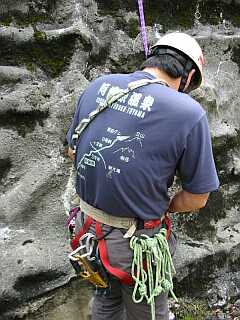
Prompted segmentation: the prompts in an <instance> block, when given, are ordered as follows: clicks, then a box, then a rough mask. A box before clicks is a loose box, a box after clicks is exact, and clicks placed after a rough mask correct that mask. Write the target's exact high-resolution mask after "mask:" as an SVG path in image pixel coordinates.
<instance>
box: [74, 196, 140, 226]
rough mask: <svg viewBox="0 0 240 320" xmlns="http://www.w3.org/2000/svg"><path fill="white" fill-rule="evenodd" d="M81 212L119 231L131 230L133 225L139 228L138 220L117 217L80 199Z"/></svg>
mask: <svg viewBox="0 0 240 320" xmlns="http://www.w3.org/2000/svg"><path fill="white" fill-rule="evenodd" d="M80 208H81V210H82V211H83V212H84V213H85V214H86V215H87V216H89V217H91V218H93V219H94V220H96V221H98V222H100V223H103V224H106V225H109V226H111V227H114V228H119V229H129V228H130V227H131V226H132V225H134V226H135V227H137V219H135V218H128V217H116V216H112V215H110V214H109V213H106V212H104V211H102V210H100V209H97V208H95V207H93V206H91V205H90V204H88V203H86V202H85V201H83V200H82V199H80Z"/></svg>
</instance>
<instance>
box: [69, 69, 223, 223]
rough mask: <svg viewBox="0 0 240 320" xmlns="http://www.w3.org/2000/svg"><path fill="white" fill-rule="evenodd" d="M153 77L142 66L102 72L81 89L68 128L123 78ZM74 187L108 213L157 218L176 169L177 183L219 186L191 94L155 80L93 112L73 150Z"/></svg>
mask: <svg viewBox="0 0 240 320" xmlns="http://www.w3.org/2000/svg"><path fill="white" fill-rule="evenodd" d="M144 78H147V79H154V76H152V75H151V74H149V73H147V72H144V71H137V72H134V73H131V74H112V75H106V76H102V77H100V78H98V79H96V80H95V81H93V82H91V83H90V85H89V86H88V88H87V89H86V90H85V91H84V92H83V94H82V95H81V97H80V99H79V102H78V105H77V109H76V112H75V116H74V119H73V122H72V125H71V127H70V129H69V132H68V134H67V140H68V143H69V145H70V146H72V144H71V136H72V134H73V132H74V129H75V128H76V126H77V125H78V124H79V122H80V121H81V119H83V118H86V117H87V116H88V114H89V113H90V112H91V111H93V110H95V109H96V106H97V105H99V104H103V103H104V102H105V100H106V98H107V97H108V96H111V95H112V94H114V93H117V92H118V91H119V90H120V88H121V89H126V88H127V85H128V83H129V82H132V81H136V80H140V79H144ZM75 167H76V169H77V173H78V174H77V181H76V191H77V193H78V194H79V195H80V197H81V198H82V199H83V200H84V201H86V202H87V203H89V204H91V205H93V206H94V207H96V208H99V209H102V210H104V211H105V212H107V213H109V214H112V215H115V216H127V217H138V218H140V219H143V220H148V219H158V218H159V217H160V216H161V215H162V214H163V213H164V212H165V211H166V210H167V209H168V206H169V196H168V188H169V187H170V186H171V185H172V183H173V180H174V175H175V173H176V170H178V171H179V173H180V176H181V181H182V187H183V189H184V190H186V191H189V192H191V193H206V192H210V191H214V190H216V189H217V188H218V186H219V181H218V177H217V174H216V168H215V164H214V160H213V154H212V146H211V138H210V133H209V127H208V122H207V118H206V113H205V111H204V110H203V109H202V107H201V106H200V104H199V103H198V102H196V101H195V100H193V99H192V98H191V97H190V96H188V95H186V94H184V93H179V92H177V91H176V90H174V89H172V88H169V87H167V86H164V85H161V84H150V85H147V86H144V87H141V88H138V89H136V90H134V91H133V92H131V93H129V94H128V95H125V96H123V97H122V98H120V99H119V100H118V101H117V102H115V103H113V104H112V105H111V106H110V107H109V108H108V109H107V110H104V111H103V112H102V113H101V114H99V115H98V116H97V117H96V119H95V120H93V121H92V123H91V124H90V125H89V126H88V127H87V129H86V130H85V131H84V132H83V133H82V135H81V137H80V139H79V141H78V143H77V151H76V158H75Z"/></svg>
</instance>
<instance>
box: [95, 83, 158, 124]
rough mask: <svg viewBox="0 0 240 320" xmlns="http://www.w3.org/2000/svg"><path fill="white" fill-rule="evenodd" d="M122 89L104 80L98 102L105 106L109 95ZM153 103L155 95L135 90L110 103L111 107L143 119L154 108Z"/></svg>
mask: <svg viewBox="0 0 240 320" xmlns="http://www.w3.org/2000/svg"><path fill="white" fill-rule="evenodd" d="M121 91H122V89H121V88H120V87H118V86H112V85H111V84H110V83H107V82H104V83H103V84H102V85H101V87H100V89H99V90H98V96H97V99H96V102H97V104H99V105H101V106H103V105H104V104H105V102H106V100H107V99H108V98H109V97H111V96H113V95H116V94H118V93H119V92H121ZM153 104H154V97H153V96H151V95H147V96H145V95H144V94H142V93H138V92H134V91H133V92H130V93H128V94H126V95H124V96H122V97H121V98H120V99H118V100H117V101H116V102H115V103H113V104H112V105H110V106H109V108H111V109H113V110H116V111H120V112H123V113H125V114H128V115H129V116H132V117H137V118H139V119H143V118H145V116H146V114H147V113H148V112H150V111H151V110H152V106H153Z"/></svg>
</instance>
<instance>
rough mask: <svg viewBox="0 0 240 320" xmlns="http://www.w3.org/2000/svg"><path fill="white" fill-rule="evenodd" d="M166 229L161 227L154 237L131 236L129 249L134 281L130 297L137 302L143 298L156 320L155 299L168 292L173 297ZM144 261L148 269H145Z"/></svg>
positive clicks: (172, 267)
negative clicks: (131, 252)
mask: <svg viewBox="0 0 240 320" xmlns="http://www.w3.org/2000/svg"><path fill="white" fill-rule="evenodd" d="M166 233H167V230H166V229H165V228H162V229H161V230H160V232H159V233H158V234H155V235H154V236H153V237H149V236H147V235H141V237H137V236H133V237H132V238H131V240H130V248H131V249H132V250H133V261H132V277H133V279H134V281H135V286H134V289H133V294H132V298H133V301H134V302H135V303H140V302H142V300H143V299H144V298H145V299H146V301H147V303H148V304H150V305H151V313H152V320H155V297H157V296H159V295H160V294H161V293H167V292H169V291H170V293H171V295H172V296H173V298H174V299H175V300H176V301H177V298H176V296H175V294H174V292H173V281H172V274H173V273H175V268H174V265H173V262H172V257H171V254H170V251H169V247H168V242H167V239H166ZM144 260H145V261H146V265H147V268H144Z"/></svg>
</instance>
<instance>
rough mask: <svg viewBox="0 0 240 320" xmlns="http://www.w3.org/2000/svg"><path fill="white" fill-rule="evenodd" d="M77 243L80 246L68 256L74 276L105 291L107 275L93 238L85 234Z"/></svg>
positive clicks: (89, 234)
mask: <svg viewBox="0 0 240 320" xmlns="http://www.w3.org/2000/svg"><path fill="white" fill-rule="evenodd" d="M79 243H80V246H79V247H78V248H77V249H76V250H74V251H73V252H71V253H70V254H69V256H68V257H69V259H70V262H71V264H72V266H73V268H74V270H75V271H76V274H77V275H78V276H80V277H81V278H83V279H86V280H88V281H89V282H91V283H92V284H93V285H95V286H96V287H98V288H102V289H106V288H107V287H108V280H107V274H106V272H105V270H104V268H103V266H102V264H101V261H100V259H99V258H98V252H97V250H98V249H97V241H96V238H95V236H94V235H93V234H92V233H86V234H84V235H83V236H82V237H81V238H80V241H79Z"/></svg>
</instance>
